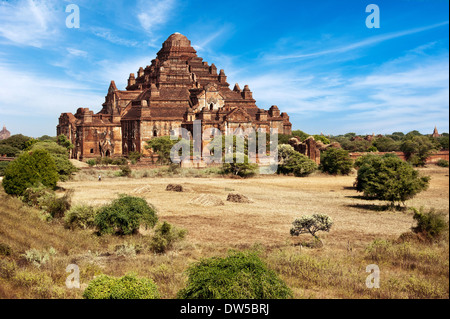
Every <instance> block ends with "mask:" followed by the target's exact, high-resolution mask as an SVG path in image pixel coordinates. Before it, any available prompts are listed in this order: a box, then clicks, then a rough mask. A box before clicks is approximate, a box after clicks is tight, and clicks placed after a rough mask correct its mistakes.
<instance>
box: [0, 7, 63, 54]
mask: <svg viewBox="0 0 450 319" xmlns="http://www.w3.org/2000/svg"><path fill="white" fill-rule="evenodd" d="M57 19H58V10H57V9H56V6H55V3H54V2H53V1H41V0H34V1H33V0H19V1H15V2H6V1H2V2H1V3H0V21H2V22H1V24H0V36H2V37H4V38H5V39H7V40H9V41H10V42H12V43H14V44H18V45H26V46H33V47H42V46H44V44H45V43H46V42H47V41H49V40H55V37H56V35H57V34H58V31H57V23H58V20H57Z"/></svg>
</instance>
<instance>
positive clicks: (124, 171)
mask: <svg viewBox="0 0 450 319" xmlns="http://www.w3.org/2000/svg"><path fill="white" fill-rule="evenodd" d="M119 174H120V176H125V177H130V176H131V168H130V166H128V164H127V165H123V166H120V173H119Z"/></svg>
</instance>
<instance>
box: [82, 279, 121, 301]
mask: <svg viewBox="0 0 450 319" xmlns="http://www.w3.org/2000/svg"><path fill="white" fill-rule="evenodd" d="M116 280H117V279H116V278H114V277H110V276H107V275H100V276H97V277H96V278H94V279H93V280H91V281H90V282H89V285H88V286H87V287H86V289H85V290H84V292H83V298H85V299H111V288H112V286H113V285H114V283H115V282H116Z"/></svg>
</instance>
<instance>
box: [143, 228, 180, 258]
mask: <svg viewBox="0 0 450 319" xmlns="http://www.w3.org/2000/svg"><path fill="white" fill-rule="evenodd" d="M186 233H187V231H186V230H185V229H179V228H177V227H175V226H173V225H171V224H169V223H167V222H164V223H161V224H159V225H158V226H156V228H155V233H154V235H153V237H152V239H151V241H150V250H151V251H153V252H154V253H158V254H162V253H165V252H166V250H168V249H170V248H172V245H173V243H175V242H176V241H179V240H182V239H184V238H185V236H186Z"/></svg>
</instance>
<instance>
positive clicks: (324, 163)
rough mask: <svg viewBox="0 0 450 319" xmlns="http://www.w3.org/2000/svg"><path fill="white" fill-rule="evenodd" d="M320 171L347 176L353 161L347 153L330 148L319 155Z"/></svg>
mask: <svg viewBox="0 0 450 319" xmlns="http://www.w3.org/2000/svg"><path fill="white" fill-rule="evenodd" d="M321 155H322V156H321V159H320V169H321V170H322V171H323V172H325V173H328V174H332V175H348V174H350V172H351V171H352V168H353V160H352V159H351V158H350V155H349V153H348V151H346V150H343V149H340V148H330V149H328V150H326V151H325V152H323V153H322V154H321Z"/></svg>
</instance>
